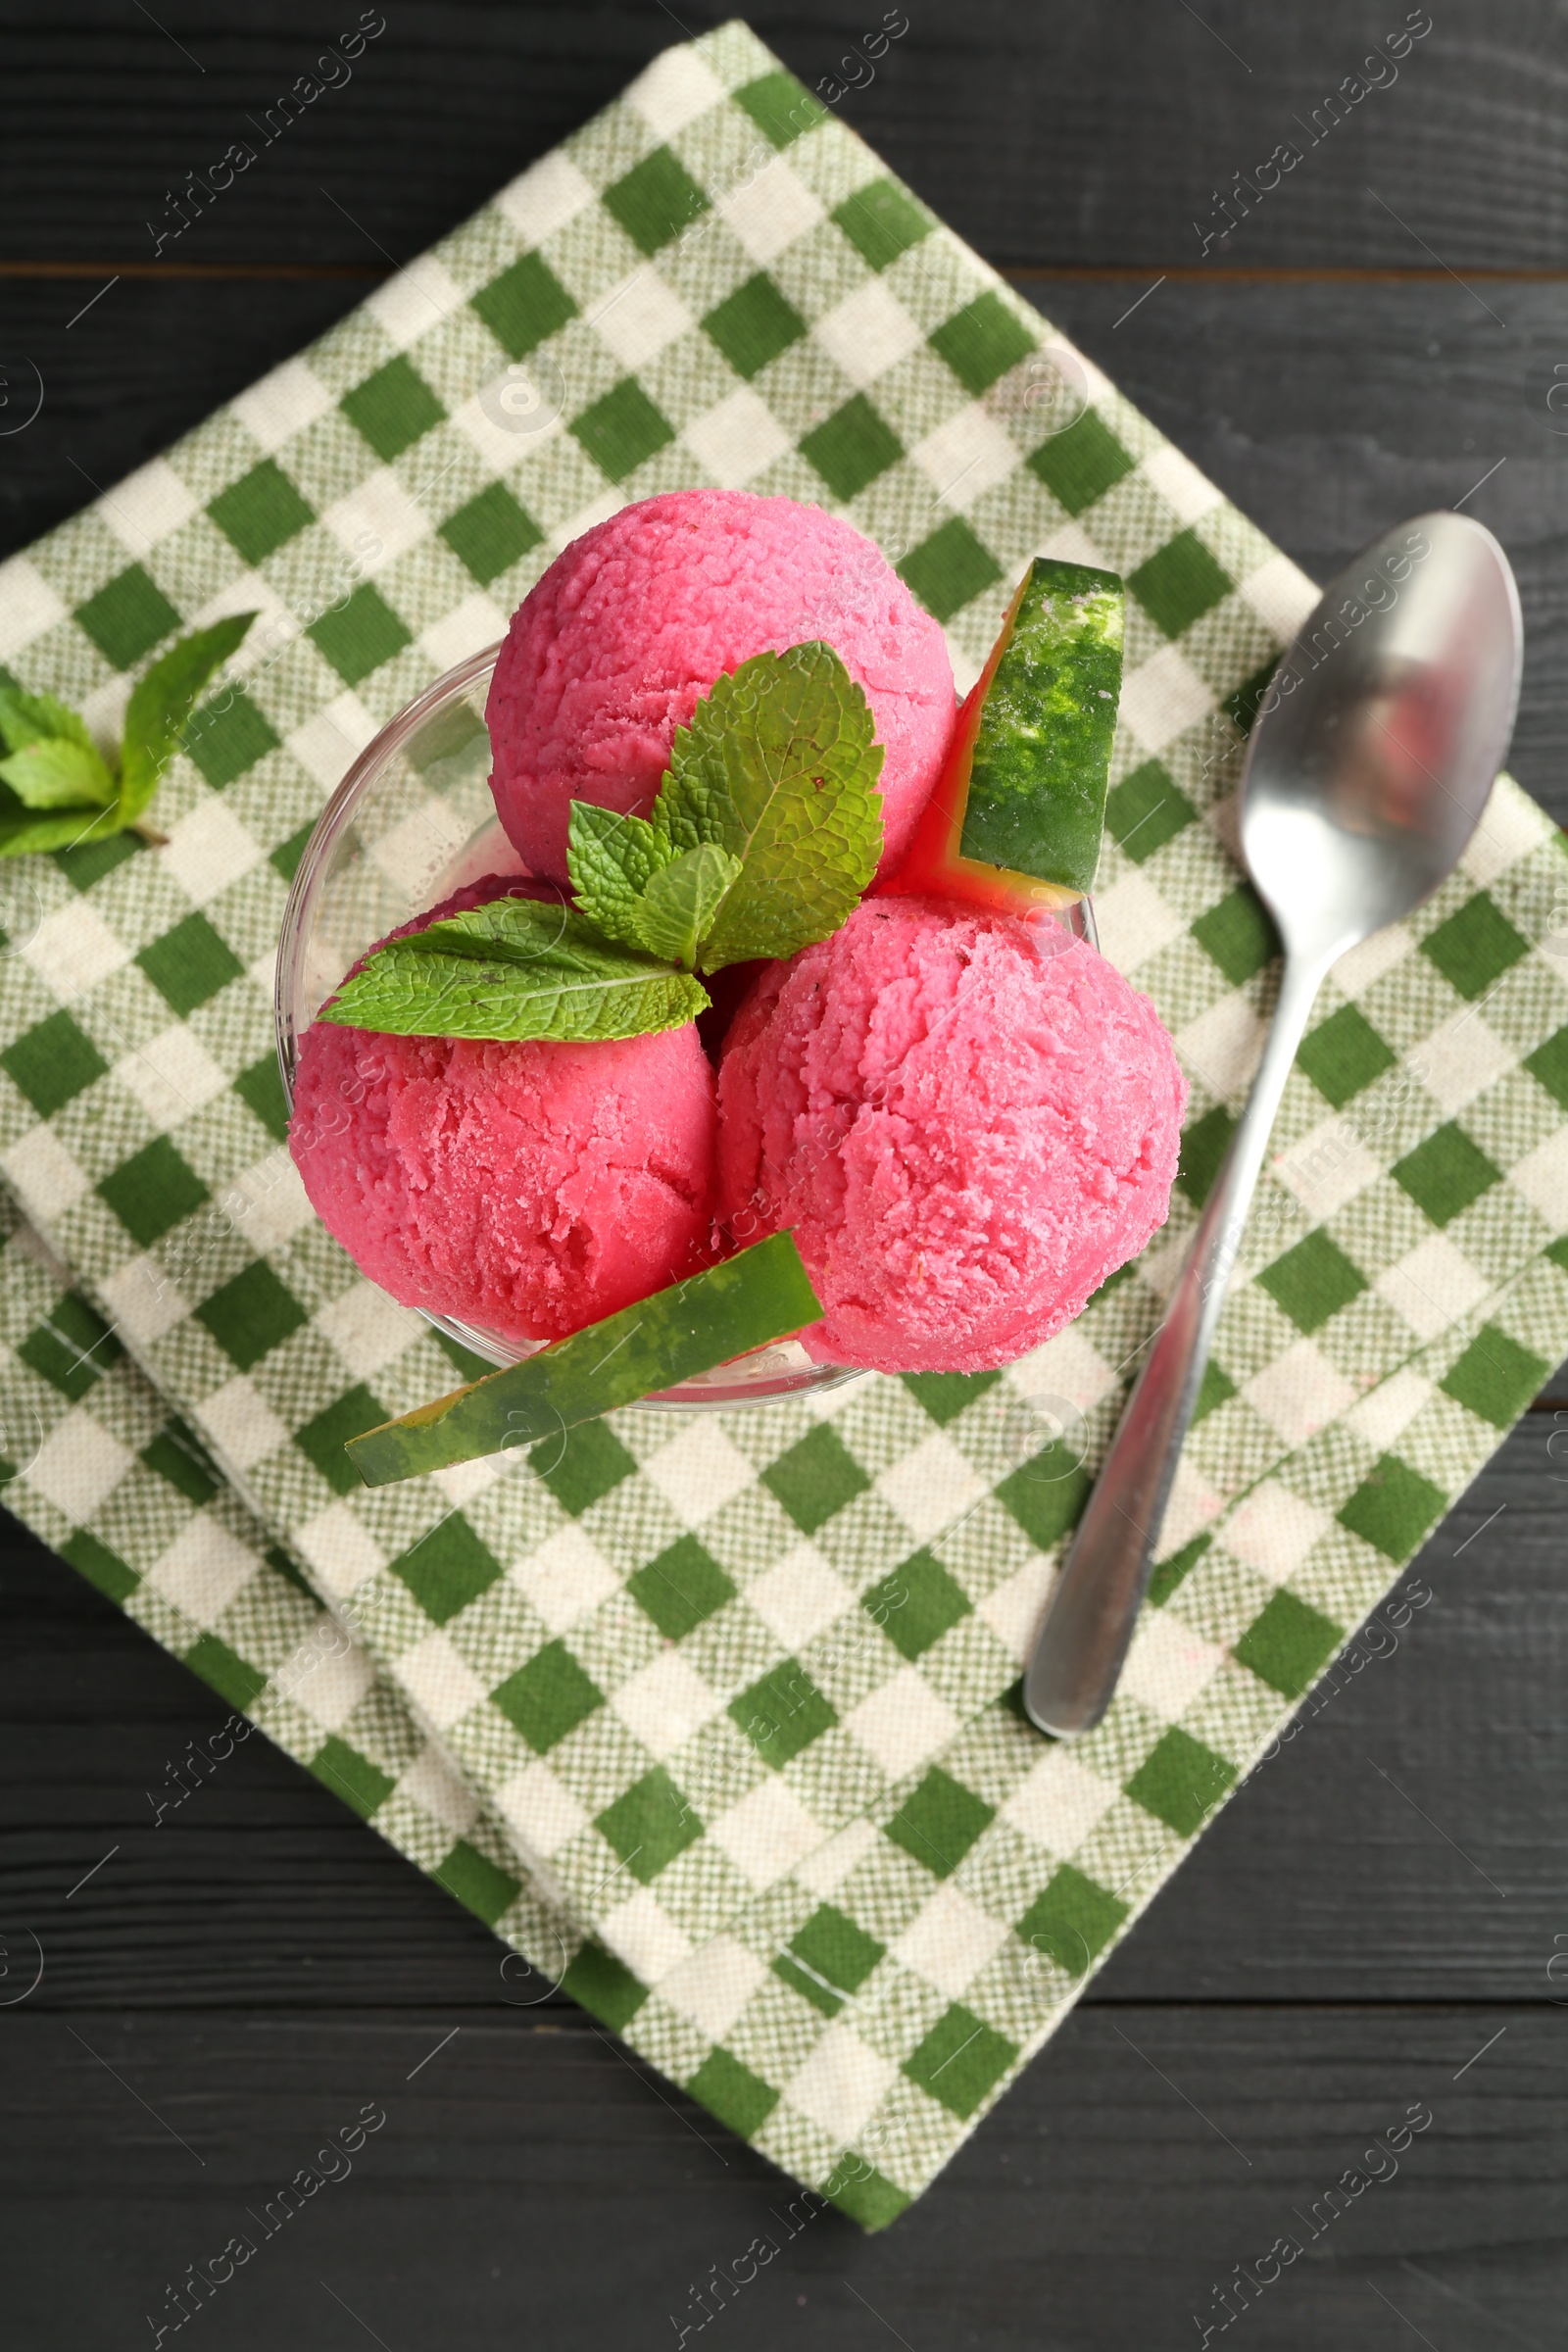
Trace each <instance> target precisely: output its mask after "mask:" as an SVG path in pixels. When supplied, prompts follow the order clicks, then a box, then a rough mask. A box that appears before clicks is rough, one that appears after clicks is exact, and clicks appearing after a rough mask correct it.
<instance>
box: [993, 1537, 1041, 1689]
mask: <svg viewBox="0 0 1568 2352" xmlns="http://www.w3.org/2000/svg"><path fill="white" fill-rule="evenodd" d="M1051 1578H1052V1569H1051V1566H1050V1565H1049V1564H1048V1562H1047V1561H1046V1560H1045V1559H1043V1558H1042V1557H1041V1556H1040V1555H1039V1554H1038V1553H1037V1554H1036V1556H1035V1557H1034V1558H1033V1559H1030V1560H1028V1561H1026V1562H1025V1564H1024V1566H1023V1567H1022V1568H1020V1569H1019V1570H1018V1572H1017V1574H1016V1575H1015V1576H1009V1577H1008V1579H1007V1581H1006V1583H1005V1585H998V1586H996V1587H995V1588H994V1590H993V1591H991V1592H990V1593H987V1594H986V1596H985V1598H984V1599H983V1600H981V1601H977V1602H976V1604H975V1609H976V1614H977V1615H978V1616H981V1617H983V1618H984V1619H985V1621H986V1623H987V1625H989V1626H990V1628H991V1631H992V1632H993V1633H994V1634H995V1635H996V1637H997V1640H998V1641H999V1642H1001V1643H1002V1645H1003V1647H1004V1648H1005V1650H1006V1651H1007V1652H1008V1654H1009V1655H1010V1656H1012V1657H1014V1658H1016V1659H1017V1660H1018V1661H1019V1663H1020V1664H1021V1663H1022V1661H1023V1660H1024V1659H1025V1658H1026V1657H1027V1656H1028V1654H1029V1652H1030V1650H1031V1649H1032V1648H1033V1647H1034V1638H1035V1634H1036V1632H1037V1631H1038V1629H1039V1626H1040V1622H1041V1619H1042V1618H1043V1617H1044V1615H1045V1612H1046V1594H1047V1592H1048V1591H1049V1590H1050V1586H1051Z"/></svg>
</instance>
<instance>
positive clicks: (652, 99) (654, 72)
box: [626, 45, 725, 139]
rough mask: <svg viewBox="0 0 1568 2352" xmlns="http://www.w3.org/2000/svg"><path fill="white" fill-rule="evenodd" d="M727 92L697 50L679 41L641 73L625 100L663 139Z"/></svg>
mask: <svg viewBox="0 0 1568 2352" xmlns="http://www.w3.org/2000/svg"><path fill="white" fill-rule="evenodd" d="M724 94H725V93H724V85H723V83H722V82H721V81H720V80H719V79H718V77H717V75H716V74H714V73H712V72H711V69H710V68H709V67H708V66H706V65H705V64H704V63H703V60H702V59H701V57H700V56H699V55H698V53H697V51H696V50H695V49H693V48H690V47H685V46H681V45H677V46H676V47H675V48H673V49H666V50H664V51H663V53H662V55H661V56H659V57H656V58H655V60H654V62H653V64H652V65H651V66H649V67H648V68H647V69H646V71H645V72H644V73H639V74H638V76H637V78H636V80H635V81H634V82H633V83H632V84H631V87H630V88H629V89H628V90H627V92H626V104H627V105H628V106H631V107H635V108H636V110H637V112H638V114H640V115H641V117H642V119H643V121H644V122H645V123H651V124H652V125H653V127H654V129H655V130H657V131H658V133H659V135H660V137H661V138H662V139H670V138H673V137H674V135H675V133H676V131H678V130H684V129H685V127H686V125H687V123H693V122H695V121H696V119H697V117H698V116H699V115H706V114H707V112H708V110H709V108H710V107H711V106H717V105H718V104H719V102H720V100H721V99H722V98H723V97H724Z"/></svg>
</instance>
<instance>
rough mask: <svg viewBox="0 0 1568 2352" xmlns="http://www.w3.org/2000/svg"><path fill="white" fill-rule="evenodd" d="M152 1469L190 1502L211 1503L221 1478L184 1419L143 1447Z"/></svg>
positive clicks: (143, 1457)
mask: <svg viewBox="0 0 1568 2352" xmlns="http://www.w3.org/2000/svg"><path fill="white" fill-rule="evenodd" d="M141 1458H142V1460H143V1461H144V1462H145V1463H146V1465H147V1467H148V1469H149V1470H155V1471H156V1472H157V1474H158V1476H159V1477H160V1478H163V1479H167V1480H168V1482H169V1484H170V1485H171V1486H172V1487H173V1488H174V1489H175V1490H176V1492H177V1493H179V1494H181V1495H184V1497H185V1499H186V1501H187V1502H194V1503H195V1504H197V1506H198V1507H199V1506H200V1505H201V1504H202V1503H204V1502H211V1501H212V1498H213V1496H214V1495H216V1494H217V1493H218V1492H219V1489H220V1486H221V1480H220V1478H219V1476H218V1473H217V1471H216V1470H215V1469H214V1468H213V1466H212V1464H211V1463H210V1462H209V1461H208V1459H207V1456H206V1454H205V1453H204V1452H203V1451H202V1449H201V1447H200V1446H198V1445H197V1443H196V1440H195V1439H194V1438H193V1437H192V1436H191V1433H190V1431H189V1430H188V1429H187V1428H186V1427H185V1424H184V1423H183V1421H171V1422H170V1423H169V1424H168V1426H167V1427H166V1428H164V1429H161V1430H160V1431H159V1433H158V1435H157V1437H156V1438H153V1439H151V1440H149V1442H148V1444H147V1445H145V1446H143V1447H142V1449H141Z"/></svg>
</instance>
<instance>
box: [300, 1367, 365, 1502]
mask: <svg viewBox="0 0 1568 2352" xmlns="http://www.w3.org/2000/svg"><path fill="white" fill-rule="evenodd" d="M386 1417H387V1411H386V1406H385V1405H384V1404H382V1403H381V1401H380V1399H379V1398H378V1397H372V1395H371V1394H370V1392H369V1390H368V1388H367V1387H366V1386H365V1383H364V1382H363V1381H360V1382H358V1383H356V1385H355V1386H354V1387H353V1388H352V1389H349V1390H347V1391H346V1392H345V1393H344V1395H343V1396H341V1397H335V1398H334V1399H333V1401H332V1402H331V1403H330V1404H328V1405H324V1406H323V1407H322V1409H321V1410H320V1412H319V1413H317V1414H316V1415H315V1417H314V1418H313V1419H312V1420H309V1421H307V1422H306V1423H305V1425H304V1427H303V1428H302V1429H297V1430H296V1431H295V1432H294V1443H295V1445H296V1446H298V1447H299V1449H300V1451H301V1453H303V1454H304V1456H305V1458H306V1460H307V1461H309V1462H313V1463H314V1464H315V1466H316V1468H317V1469H318V1470H319V1472H320V1474H321V1476H322V1477H323V1478H324V1479H325V1481H326V1483H327V1485H328V1486H329V1487H330V1488H331V1490H332V1492H333V1494H334V1495H355V1494H358V1493H359V1492H360V1490H361V1479H360V1474H359V1472H358V1471H357V1470H356V1469H355V1467H354V1464H353V1463H352V1462H351V1461H350V1460H349V1457H348V1455H347V1454H346V1453H345V1452H344V1450H343V1448H344V1446H346V1445H347V1444H348V1442H349V1440H350V1438H357V1437H359V1436H361V1435H362V1433H363V1432H364V1431H366V1430H368V1429H374V1428H376V1427H377V1426H378V1424H379V1423H381V1422H382V1421H384V1420H385V1419H386Z"/></svg>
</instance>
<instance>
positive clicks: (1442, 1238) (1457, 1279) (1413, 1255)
mask: <svg viewBox="0 0 1568 2352" xmlns="http://www.w3.org/2000/svg"><path fill="white" fill-rule="evenodd" d="M1542 1152H1544V1153H1546V1154H1547V1155H1548V1158H1554V1159H1555V1161H1556V1162H1557V1163H1558V1164H1559V1165H1560V1163H1561V1162H1562V1160H1563V1157H1564V1153H1563V1148H1562V1138H1561V1136H1553V1137H1552V1138H1551V1139H1550V1141H1549V1142H1547V1143H1545V1144H1544V1145H1543V1146H1542ZM1549 1180H1550V1181H1555V1179H1554V1178H1549ZM1510 1181H1511V1182H1512V1183H1514V1184H1516V1185H1517V1184H1518V1183H1519V1170H1518V1169H1517V1168H1515V1169H1514V1170H1513V1173H1512V1176H1511V1179H1510ZM1520 1189H1521V1190H1523V1188H1522V1187H1521V1188H1520ZM1527 1197H1528V1196H1527ZM1373 1287H1374V1288H1375V1289H1376V1290H1377V1291H1378V1293H1379V1294H1380V1296H1381V1297H1383V1298H1385V1299H1387V1300H1388V1302H1389V1304H1390V1305H1391V1306H1392V1307H1393V1308H1394V1309H1395V1311H1396V1312H1397V1314H1400V1315H1402V1316H1403V1317H1404V1320H1405V1321H1406V1323H1408V1324H1409V1326H1410V1329H1411V1330H1412V1331H1413V1332H1414V1333H1415V1335H1416V1337H1417V1339H1421V1340H1435V1339H1436V1338H1437V1336H1438V1334H1439V1332H1440V1331H1444V1330H1446V1328H1447V1326H1448V1325H1449V1324H1450V1323H1452V1322H1453V1321H1455V1320H1456V1318H1457V1317H1458V1316H1460V1315H1464V1314H1468V1313H1469V1311H1470V1309H1471V1307H1473V1306H1479V1304H1480V1303H1481V1300H1482V1299H1484V1298H1485V1297H1486V1295H1487V1292H1488V1290H1489V1288H1490V1287H1491V1286H1490V1285H1489V1284H1488V1282H1487V1281H1486V1279H1485V1277H1484V1276H1483V1275H1481V1274H1478V1273H1477V1271H1476V1269H1475V1267H1474V1266H1473V1265H1472V1264H1471V1263H1470V1260H1469V1259H1468V1258H1467V1257H1465V1256H1464V1255H1462V1253H1461V1252H1460V1251H1459V1250H1456V1249H1455V1248H1454V1246H1453V1244H1452V1243H1451V1242H1450V1241H1449V1240H1448V1239H1447V1237H1446V1235H1445V1234H1441V1233H1434V1234H1430V1235H1429V1236H1428V1237H1427V1239H1426V1240H1425V1241H1424V1242H1422V1243H1420V1244H1419V1245H1418V1246H1417V1247H1416V1248H1415V1249H1414V1250H1410V1251H1408V1252H1407V1254H1406V1255H1405V1256H1403V1257H1401V1258H1400V1260H1399V1262H1398V1264H1397V1265H1395V1266H1387V1267H1385V1268H1384V1270H1383V1272H1382V1273H1381V1274H1380V1275H1379V1276H1378V1278H1377V1281H1376V1283H1375V1285H1374V1286H1373Z"/></svg>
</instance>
